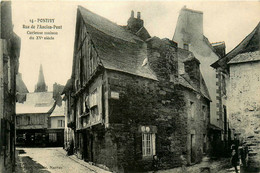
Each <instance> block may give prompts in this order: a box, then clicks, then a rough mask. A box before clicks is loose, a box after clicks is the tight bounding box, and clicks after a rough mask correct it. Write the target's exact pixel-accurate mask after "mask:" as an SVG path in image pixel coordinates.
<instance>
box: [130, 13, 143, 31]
mask: <svg viewBox="0 0 260 173" xmlns="http://www.w3.org/2000/svg"><path fill="white" fill-rule="evenodd" d="M143 26H144V21H143V20H142V19H141V13H140V12H137V18H135V17H134V11H133V10H132V11H131V16H130V18H129V19H128V21H127V28H128V29H129V30H130V31H131V32H132V33H134V34H135V33H136V32H137V31H139V30H140V29H141V28H142V27H143Z"/></svg>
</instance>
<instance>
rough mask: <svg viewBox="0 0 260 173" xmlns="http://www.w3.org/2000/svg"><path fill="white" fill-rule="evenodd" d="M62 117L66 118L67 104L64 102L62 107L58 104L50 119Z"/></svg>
mask: <svg viewBox="0 0 260 173" xmlns="http://www.w3.org/2000/svg"><path fill="white" fill-rule="evenodd" d="M60 116H65V102H64V101H62V105H61V106H58V105H57V104H56V105H55V108H54V110H53V112H52V113H51V115H50V117H60Z"/></svg>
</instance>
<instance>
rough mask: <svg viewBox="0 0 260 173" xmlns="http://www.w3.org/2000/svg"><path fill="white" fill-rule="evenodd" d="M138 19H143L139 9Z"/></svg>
mask: <svg viewBox="0 0 260 173" xmlns="http://www.w3.org/2000/svg"><path fill="white" fill-rule="evenodd" d="M137 19H141V13H140V12H139V11H138V12H137Z"/></svg>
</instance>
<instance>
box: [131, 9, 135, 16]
mask: <svg viewBox="0 0 260 173" xmlns="http://www.w3.org/2000/svg"><path fill="white" fill-rule="evenodd" d="M134 17H135V12H134V11H133V10H132V11H131V18H134Z"/></svg>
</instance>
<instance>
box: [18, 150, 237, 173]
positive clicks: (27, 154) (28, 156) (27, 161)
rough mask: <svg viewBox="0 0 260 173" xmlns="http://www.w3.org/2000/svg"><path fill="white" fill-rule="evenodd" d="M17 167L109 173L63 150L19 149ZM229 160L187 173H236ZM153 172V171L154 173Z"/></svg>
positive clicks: (49, 172) (174, 172)
mask: <svg viewBox="0 0 260 173" xmlns="http://www.w3.org/2000/svg"><path fill="white" fill-rule="evenodd" d="M17 154H18V157H17V167H16V171H15V173H74V172H75V173H83V172H84V173H86V172H87V173H109V172H108V171H106V170H104V169H101V168H99V167H97V166H94V165H91V164H90V163H87V162H85V161H83V160H80V159H77V158H76V156H74V155H73V156H66V152H65V151H64V150H63V149H62V148H17ZM228 160H229V159H228V158H226V159H221V160H218V161H210V160H208V159H203V161H202V162H201V163H199V164H195V165H193V166H188V167H186V168H185V170H186V172H190V173H194V172H198V173H199V172H207V168H210V170H211V172H216V173H217V172H220V173H235V170H234V168H231V167H230V165H229V163H228ZM152 172H153V171H151V173H152ZM157 172H158V173H180V172H182V169H181V168H180V167H179V168H174V169H168V170H159V171H157Z"/></svg>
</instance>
